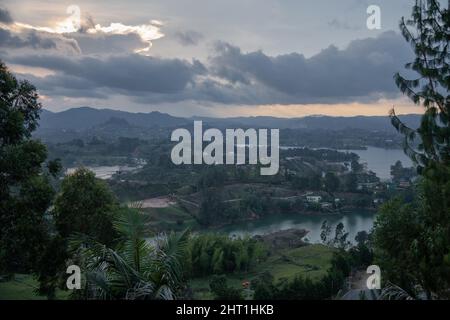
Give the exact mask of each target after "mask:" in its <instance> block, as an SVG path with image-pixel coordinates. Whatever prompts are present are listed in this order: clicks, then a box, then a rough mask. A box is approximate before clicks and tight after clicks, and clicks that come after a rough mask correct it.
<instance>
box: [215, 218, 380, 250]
mask: <svg viewBox="0 0 450 320" xmlns="http://www.w3.org/2000/svg"><path fill="white" fill-rule="evenodd" d="M375 215H376V214H375V213H373V212H353V213H349V214H346V215H333V216H328V215H320V216H318V215H311V216H303V215H292V214H290V215H272V216H269V217H266V218H263V219H260V220H257V221H250V222H242V223H237V224H233V225H229V226H226V227H223V228H221V229H219V230H218V231H220V232H224V233H227V234H229V235H230V236H236V237H242V236H244V235H250V236H255V235H264V234H269V233H273V232H276V231H280V230H287V229H306V230H309V233H308V235H307V236H306V238H307V239H308V240H309V241H310V242H311V243H317V242H320V232H321V229H320V227H321V226H322V223H323V221H324V220H327V221H328V223H329V224H330V225H331V226H332V235H334V229H335V227H336V225H337V224H338V223H339V222H342V223H343V224H344V226H345V230H346V231H347V232H349V237H348V239H349V240H350V241H352V242H354V238H355V236H356V234H357V233H358V232H359V231H363V230H365V231H370V229H372V227H373V221H374V218H375Z"/></svg>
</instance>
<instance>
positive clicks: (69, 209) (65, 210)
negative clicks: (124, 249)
mask: <svg viewBox="0 0 450 320" xmlns="http://www.w3.org/2000/svg"><path fill="white" fill-rule="evenodd" d="M117 210H118V204H117V202H116V200H115V198H114V195H113V194H112V193H111V191H110V190H109V188H108V186H107V185H106V183H105V182H103V181H101V180H99V179H96V178H95V174H94V173H93V172H92V171H89V170H88V169H85V168H79V169H77V170H76V171H75V172H74V173H73V174H71V175H68V176H66V177H65V178H64V180H63V182H62V184H61V190H60V192H59V194H58V195H57V197H56V200H55V208H54V212H53V213H54V217H55V224H56V228H57V230H58V232H59V234H60V235H61V236H62V237H63V238H67V237H69V236H71V235H72V234H74V233H83V234H85V235H88V236H90V237H92V238H94V239H95V240H97V241H99V242H100V243H103V244H106V245H111V244H112V243H113V241H114V239H115V237H116V233H115V231H114V228H113V224H112V221H113V218H114V214H115V213H116V212H117Z"/></svg>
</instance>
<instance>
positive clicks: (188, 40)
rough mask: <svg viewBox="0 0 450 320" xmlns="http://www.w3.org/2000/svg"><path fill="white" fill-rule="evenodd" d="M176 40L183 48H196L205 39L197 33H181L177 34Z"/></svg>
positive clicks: (190, 31)
mask: <svg viewBox="0 0 450 320" xmlns="http://www.w3.org/2000/svg"><path fill="white" fill-rule="evenodd" d="M175 38H176V39H177V40H178V42H179V43H180V44H181V45H183V46H196V45H197V44H199V42H200V41H201V40H202V39H203V35H202V34H201V33H200V32H197V31H192V30H189V31H180V32H176V33H175Z"/></svg>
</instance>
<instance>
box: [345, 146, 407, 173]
mask: <svg viewBox="0 0 450 320" xmlns="http://www.w3.org/2000/svg"><path fill="white" fill-rule="evenodd" d="M338 151H343V152H346V151H348V152H353V153H356V154H357V155H358V156H359V157H360V160H359V162H360V163H366V164H367V168H368V169H369V170H371V171H373V172H375V173H376V174H377V176H378V177H379V178H380V179H381V180H383V181H386V180H389V179H391V166H392V165H394V164H395V163H396V162H397V161H398V160H400V161H401V162H402V164H403V167H412V166H413V163H412V161H411V159H410V158H408V156H407V155H405V153H404V152H403V150H402V149H383V148H376V147H367V149H366V150H338Z"/></svg>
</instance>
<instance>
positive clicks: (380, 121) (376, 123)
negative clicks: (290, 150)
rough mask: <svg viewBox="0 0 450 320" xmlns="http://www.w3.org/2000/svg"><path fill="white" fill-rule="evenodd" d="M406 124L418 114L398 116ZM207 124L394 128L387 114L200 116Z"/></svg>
mask: <svg viewBox="0 0 450 320" xmlns="http://www.w3.org/2000/svg"><path fill="white" fill-rule="evenodd" d="M400 118H401V119H402V121H404V122H405V123H406V124H407V125H409V126H411V127H413V128H416V127H418V126H419V124H420V115H416V114H410V115H403V116H400ZM197 119H201V120H204V121H205V122H207V123H208V124H209V125H212V126H214V125H217V126H223V125H231V126H243V127H255V128H257V127H266V128H280V129H288V128H289V129H310V130H317V129H325V130H336V131H338V130H344V129H364V130H369V131H389V132H390V131H392V130H394V128H393V127H392V125H391V121H390V119H389V117H388V116H355V117H331V116H307V117H303V118H291V119H285V118H276V117H238V118H226V119H217V118H201V117H198V118H197Z"/></svg>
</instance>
